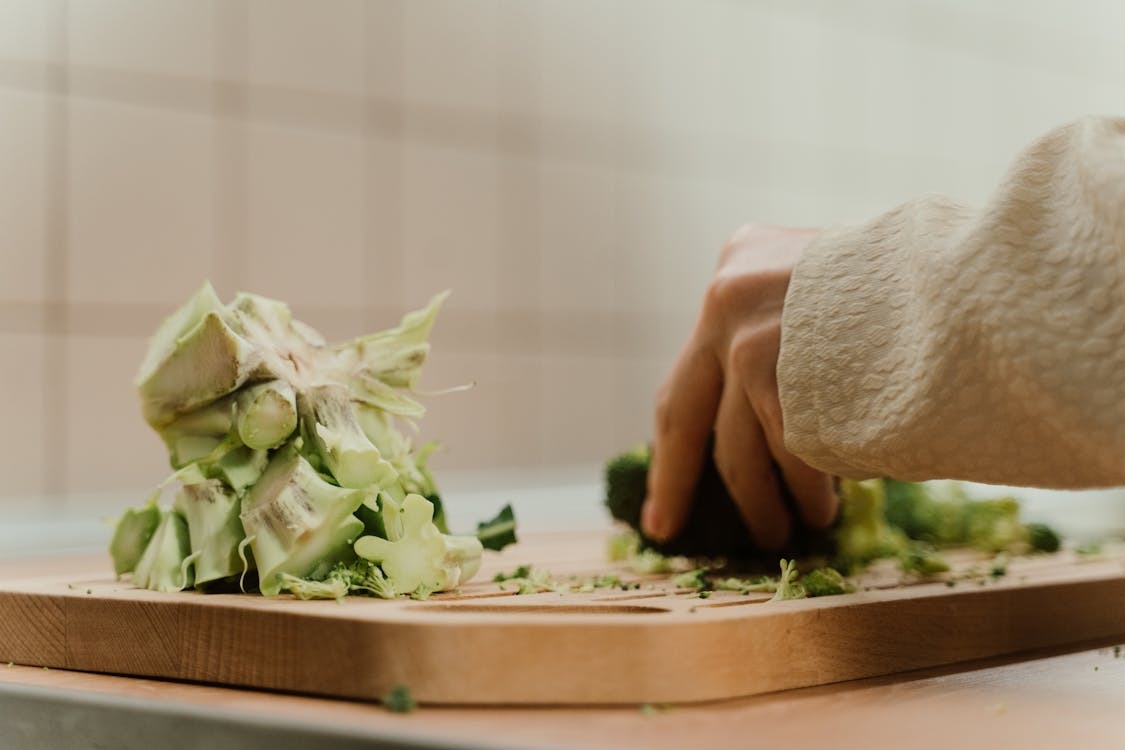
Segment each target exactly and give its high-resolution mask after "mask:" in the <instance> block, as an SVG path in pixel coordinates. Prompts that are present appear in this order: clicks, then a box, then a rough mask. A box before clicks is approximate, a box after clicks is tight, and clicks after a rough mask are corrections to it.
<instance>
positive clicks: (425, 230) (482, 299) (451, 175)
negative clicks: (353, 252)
mask: <svg viewBox="0 0 1125 750" xmlns="http://www.w3.org/2000/svg"><path fill="white" fill-rule="evenodd" d="M403 169H404V172H403V254H404V258H403V271H404V274H403V291H404V295H405V297H406V299H407V300H408V304H411V303H410V302H409V300H425V299H428V298H429V296H430V295H431V294H433V293H435V292H437V291H440V290H442V289H452V290H453V292H454V300H455V301H456V304H457V305H459V306H463V307H467V308H473V309H477V310H493V309H496V307H497V306H498V305H500V304H501V303H502V300H500V299H498V288H497V275H498V263H499V258H498V253H497V249H496V245H497V241H496V240H497V238H496V228H497V211H498V210H499V209H498V206H497V201H496V185H497V183H496V180H497V165H496V158H495V156H494V155H493V154H488V153H473V152H468V151H459V150H453V149H442V148H436V147H430V146H424V145H415V144H410V145H408V146H407V147H406V148H405V150H404V163H403Z"/></svg>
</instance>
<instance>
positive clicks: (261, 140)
mask: <svg viewBox="0 0 1125 750" xmlns="http://www.w3.org/2000/svg"><path fill="white" fill-rule="evenodd" d="M249 134H250V135H249V139H250V142H249V148H248V156H247V172H248V174H247V191H248V195H247V259H246V273H247V285H248V287H249V288H250V289H252V290H253V291H256V292H258V293H260V294H265V295H267V296H272V297H278V298H280V299H284V300H286V301H287V302H289V303H290V304H291V305H294V306H298V305H302V304H307V305H329V306H340V307H349V308H351V307H355V308H357V309H358V308H360V307H362V306H363V305H364V304H365V303H366V301H367V300H368V299H369V298H370V297H371V296H373V295H377V294H378V290H376V289H369V288H367V285H366V283H365V278H364V269H365V260H364V219H363V210H364V206H363V197H364V195H363V189H364V188H363V165H364V158H363V156H364V154H363V143H362V141H361V140H359V139H358V138H355V137H351V136H345V135H337V134H332V133H324V132H317V131H313V130H298V129H290V128H281V127H271V126H265V125H262V126H254V127H251V128H250V129H249Z"/></svg>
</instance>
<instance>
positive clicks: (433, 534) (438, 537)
mask: <svg viewBox="0 0 1125 750" xmlns="http://www.w3.org/2000/svg"><path fill="white" fill-rule="evenodd" d="M380 502H381V503H382V504H383V505H384V506H385V507H384V508H383V519H384V523H385V524H386V529H387V538H386V539H384V538H382V537H378V536H364V537H361V538H360V539H358V540H356V542H355V553H356V554H357V555H359V556H360V557H362V558H363V559H365V560H370V561H372V562H375V563H378V564H379V567H381V568H382V569H383V572H384V573H385V574H386V576H387V579H388V580H389V581H390V582H391V585H393V586H394V588H395V590H396V591H400V592H405V593H409V592H415V591H417V590H418V589H419V588H425V589H429V590H431V591H445V590H447V589H451V588H456V587H457V586H458V585H459V584H460V583H461V582H462V581H464V580H468V579H469V578H471V577H472V576H473V575H474V574H475V573H476V572H477V570H478V569H479V568H480V557H481V551H482V550H483V546H482V545H481V542H480V540H478V539H477V538H476V537H472V536H448V535H446V534H442V533H441V532H440V531H438V529H437V527H436V526H435V525H434V523H433V519H434V506H433V503H431V502H430V501H429V500H427V499H426V498H424V497H422V496H421V495H415V494H409V495H407V496H406V498H405V499H404V500H403V501H402V504H401V505H399V504H398V503H395V501H394V500H393V499H392V498H391V497H390V496H389V495H386V494H384V495H382V496H381V498H380ZM388 511H390V514H389V515H390V517H391V520H390V521H389V522H388Z"/></svg>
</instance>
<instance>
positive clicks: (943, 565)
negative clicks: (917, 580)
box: [898, 542, 949, 578]
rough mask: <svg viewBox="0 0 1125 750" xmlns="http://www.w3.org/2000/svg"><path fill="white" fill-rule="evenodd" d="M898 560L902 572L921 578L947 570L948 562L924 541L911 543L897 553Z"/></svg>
mask: <svg viewBox="0 0 1125 750" xmlns="http://www.w3.org/2000/svg"><path fill="white" fill-rule="evenodd" d="M898 562H899V567H900V569H901V570H902V572H903V573H906V574H909V575H916V576H920V577H922V578H929V577H930V576H935V575H937V574H938V573H945V572H946V571H948V570H949V563H948V562H946V561H945V558H943V557H942V556H941V555H940V554H939V553H938V551H937V550H935V549H934V548H933V547H931V546H930V545H928V544H926V543H925V542H913V543H911V544H910V545H909V546H908V547H907V548H906V549H905V550H903V552H902V554H900V555H899V558H898Z"/></svg>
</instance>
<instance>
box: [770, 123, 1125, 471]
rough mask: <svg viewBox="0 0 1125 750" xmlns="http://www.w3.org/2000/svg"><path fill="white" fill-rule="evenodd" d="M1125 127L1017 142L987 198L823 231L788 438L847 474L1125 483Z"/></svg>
mask: <svg viewBox="0 0 1125 750" xmlns="http://www.w3.org/2000/svg"><path fill="white" fill-rule="evenodd" d="M1122 344H1125V122H1123V121H1120V120H1118V121H1113V120H1104V119H1103V120H1092V119H1091V120H1084V121H1082V122H1080V123H1076V124H1074V125H1071V126H1068V127H1067V128H1064V129H1060V130H1058V131H1055V132H1053V133H1051V134H1049V135H1048V136H1046V137H1045V138H1044V139H1042V140H1041V141H1039V142H1037V143H1036V144H1034V145H1033V146H1032V147H1031V148H1030V149H1028V150H1027V151H1026V152H1025V153H1024V154H1023V155H1022V156H1021V157H1020V159H1019V160H1018V161H1017V163H1016V164H1015V166H1014V167H1013V170H1012V172H1011V173H1010V174H1009V176H1008V178H1007V179H1006V180H1005V181H1004V183H1003V184H1002V185H1001V186H1000V187H999V188H998V190H997V193H996V194H995V196H994V198H993V200H992V201H990V203H989V205H988V206H987V207H986V208H985V209H983V210H981V211H973V210H970V209H968V208H966V207H964V206H960V205H958V204H955V203H953V202H951V201H948V200H946V199H943V198H940V197H928V198H923V199H920V200H917V201H914V202H912V203H910V204H907V205H905V206H902V207H900V208H898V209H896V210H894V211H892V212H890V213H888V214H886V215H884V216H881V217H879V218H878V219H876V220H874V221H872V222H870V223H868V224H866V225H863V226H860V227H855V228H849V229H841V230H830V231H828V232H825V233H824V234H823V235H822V236H820V237H819V238H818V239H817V240H816V241H814V242H813V243H812V244H811V245H810V246H809V248H808V249H807V250H806V252H805V256H804V258H803V259H802V261H801V263H800V264H799V265H798V266H797V268H796V270H795V272H794V274H793V278H792V281H791V284H790V287H789V292H788V295H787V298H786V304H785V312H784V318H783V326H782V347H781V354H780V359H779V364H778V380H779V387H780V395H781V404H782V411H783V417H784V422H785V435H786V444H787V445H788V446H789V448H790V449H791V450H793V451H794V452H795V453H796V454H797V455H799V456H800V457H801V458H803V459H804V460H806V461H808V462H809V463H810V464H811V465H813V466H815V467H817V468H820V469H823V470H826V471H830V472H833V473H837V474H841V475H849V476H859V475H890V476H896V477H899V478H903V479H924V478H932V477H956V478H962V479H974V480H978V481H986V482H996V483H1007V484H1035V485H1042V486H1057V487H1078V486H1096V485H1111V484H1125V460H1122V459H1123V458H1125V346H1122Z"/></svg>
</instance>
